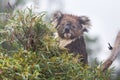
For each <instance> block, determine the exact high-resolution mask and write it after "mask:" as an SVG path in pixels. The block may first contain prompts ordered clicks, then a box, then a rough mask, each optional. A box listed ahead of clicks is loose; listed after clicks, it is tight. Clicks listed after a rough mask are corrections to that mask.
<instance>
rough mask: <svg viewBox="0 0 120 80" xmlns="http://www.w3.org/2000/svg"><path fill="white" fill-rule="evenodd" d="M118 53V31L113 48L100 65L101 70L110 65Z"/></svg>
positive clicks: (119, 51)
mask: <svg viewBox="0 0 120 80" xmlns="http://www.w3.org/2000/svg"><path fill="white" fill-rule="evenodd" d="M119 53H120V31H119V32H118V34H117V37H116V40H115V43H114V46H113V49H112V51H111V55H110V56H109V57H108V59H107V60H105V62H104V63H103V64H102V66H101V69H102V71H103V72H104V71H105V70H107V69H108V68H109V67H110V65H111V64H112V63H113V62H114V60H115V59H116V58H117V56H118V54H119Z"/></svg>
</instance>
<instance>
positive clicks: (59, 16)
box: [52, 11, 63, 22]
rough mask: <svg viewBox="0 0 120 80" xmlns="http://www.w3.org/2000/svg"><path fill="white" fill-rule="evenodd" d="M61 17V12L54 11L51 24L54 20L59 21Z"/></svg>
mask: <svg viewBox="0 0 120 80" xmlns="http://www.w3.org/2000/svg"><path fill="white" fill-rule="evenodd" d="M62 16H63V14H62V12H60V11H56V12H55V13H54V14H53V16H52V22H53V21H55V20H59V19H60V18H61V17H62Z"/></svg>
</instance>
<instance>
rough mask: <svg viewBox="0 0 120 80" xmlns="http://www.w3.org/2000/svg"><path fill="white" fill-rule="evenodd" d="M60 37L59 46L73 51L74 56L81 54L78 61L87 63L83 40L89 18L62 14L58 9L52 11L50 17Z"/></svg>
mask: <svg viewBox="0 0 120 80" xmlns="http://www.w3.org/2000/svg"><path fill="white" fill-rule="evenodd" d="M52 23H54V26H55V28H56V29H57V33H58V36H59V37H60V44H59V47H60V48H66V49H68V52H70V53H73V54H74V56H76V55H78V54H79V55H81V57H82V58H81V57H80V58H79V59H78V62H83V63H84V64H87V63H88V59H87V51H86V45H85V40H84V36H83V34H84V32H86V31H88V28H89V26H90V25H91V24H90V20H89V18H88V17H86V16H75V15H70V14H64V13H62V12H60V11H57V12H56V13H54V15H53V18H52Z"/></svg>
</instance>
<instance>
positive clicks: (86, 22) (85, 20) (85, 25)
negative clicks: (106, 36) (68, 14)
mask: <svg viewBox="0 0 120 80" xmlns="http://www.w3.org/2000/svg"><path fill="white" fill-rule="evenodd" d="M79 22H80V24H81V25H82V27H83V31H88V30H87V29H88V28H89V27H90V26H91V22H90V19H89V18H88V17H86V16H80V17H79Z"/></svg>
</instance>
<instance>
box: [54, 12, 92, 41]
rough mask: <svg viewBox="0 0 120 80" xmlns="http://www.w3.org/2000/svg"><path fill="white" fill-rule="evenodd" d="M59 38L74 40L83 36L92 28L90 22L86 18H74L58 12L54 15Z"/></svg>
mask: <svg viewBox="0 0 120 80" xmlns="http://www.w3.org/2000/svg"><path fill="white" fill-rule="evenodd" d="M53 22H54V23H55V24H56V25H55V28H56V29H57V32H58V35H59V37H61V38H62V39H74V38H78V37H80V36H82V35H83V32H85V31H87V28H88V27H89V26H90V20H89V19H88V17H86V16H80V17H78V16H74V15H70V14H63V13H61V12H56V13H55V14H54V15H53Z"/></svg>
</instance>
